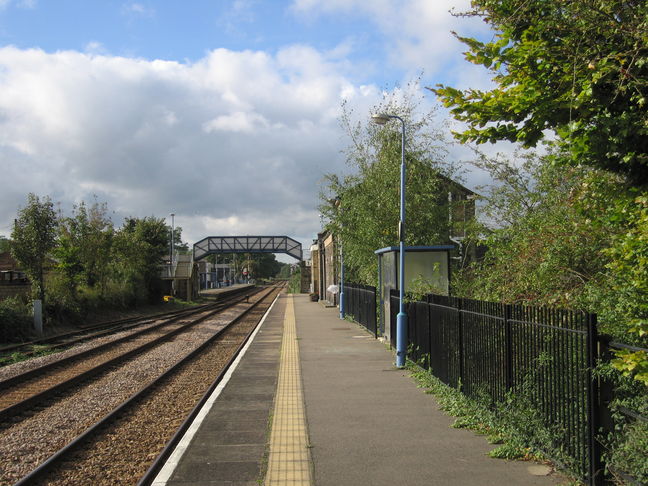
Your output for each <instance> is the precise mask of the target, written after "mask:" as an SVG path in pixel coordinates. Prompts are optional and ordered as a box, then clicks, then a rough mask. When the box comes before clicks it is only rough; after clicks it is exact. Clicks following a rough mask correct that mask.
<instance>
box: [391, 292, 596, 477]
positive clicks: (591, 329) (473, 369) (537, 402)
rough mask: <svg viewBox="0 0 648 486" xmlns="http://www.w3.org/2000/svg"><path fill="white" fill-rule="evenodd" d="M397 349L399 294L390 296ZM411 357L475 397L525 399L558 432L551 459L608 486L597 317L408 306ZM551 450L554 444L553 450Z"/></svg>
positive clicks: (487, 305)
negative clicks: (599, 436)
mask: <svg viewBox="0 0 648 486" xmlns="http://www.w3.org/2000/svg"><path fill="white" fill-rule="evenodd" d="M390 299H391V302H390V308H391V313H392V316H390V329H391V333H390V336H391V340H392V346H394V345H395V343H394V339H395V336H396V330H395V325H396V313H397V312H398V306H399V298H398V292H397V291H392V293H391V295H390ZM406 310H407V315H408V347H407V349H408V350H409V351H408V352H409V354H408V357H409V358H410V359H411V360H412V361H416V362H418V363H420V364H421V365H422V366H424V367H426V368H429V369H431V371H432V372H433V374H434V375H435V376H437V377H438V378H439V379H440V380H442V381H443V382H444V383H446V384H448V385H450V386H453V387H459V386H460V387H461V391H462V392H463V393H465V394H466V395H468V396H472V397H479V398H482V399H483V398H486V399H488V400H490V401H491V403H492V404H495V403H500V404H501V403H505V400H506V399H507V393H508V391H510V390H515V391H516V396H519V397H520V396H521V397H524V400H525V402H524V406H525V407H527V408H528V409H529V410H530V412H531V417H528V418H529V420H535V421H538V423H540V424H541V425H542V426H543V427H544V428H545V430H548V431H550V433H549V434H548V436H549V437H550V441H551V444H550V448H551V450H547V451H546V452H547V453H548V454H550V455H552V456H553V457H554V458H556V459H558V460H559V461H562V462H563V463H566V465H567V466H568V467H570V469H572V470H573V471H575V472H578V473H580V475H581V476H582V477H583V478H585V479H587V480H588V481H589V483H590V484H600V481H601V480H602V465H601V457H600V446H599V444H598V442H597V440H596V433H597V431H598V420H599V417H600V411H599V410H598V407H599V401H600V396H599V392H598V384H597V381H596V380H595V379H594V378H593V376H592V370H593V369H594V367H595V365H596V361H597V358H598V352H597V345H598V336H597V326H596V316H595V315H593V314H586V313H579V312H571V311H563V310H553V309H544V308H533V307H525V306H517V305H505V304H499V303H492V302H483V301H477V300H470V299H461V298H455V297H446V296H439V295H429V296H427V297H426V299H425V301H423V302H411V303H408V304H407V305H406ZM545 446H546V443H545Z"/></svg>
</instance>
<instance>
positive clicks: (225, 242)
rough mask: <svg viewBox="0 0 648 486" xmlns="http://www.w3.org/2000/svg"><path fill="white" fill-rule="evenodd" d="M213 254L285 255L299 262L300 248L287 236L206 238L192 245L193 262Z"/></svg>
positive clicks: (297, 243)
mask: <svg viewBox="0 0 648 486" xmlns="http://www.w3.org/2000/svg"><path fill="white" fill-rule="evenodd" d="M214 253H287V254H288V255H290V256H291V257H293V258H296V259H297V260H301V259H302V246H301V243H299V242H298V241H296V240H293V239H292V238H290V237H288V236H208V237H207V238H203V239H202V240H200V241H199V242H197V243H194V246H193V257H194V261H198V260H201V259H203V258H205V257H206V256H208V255H212V254H214Z"/></svg>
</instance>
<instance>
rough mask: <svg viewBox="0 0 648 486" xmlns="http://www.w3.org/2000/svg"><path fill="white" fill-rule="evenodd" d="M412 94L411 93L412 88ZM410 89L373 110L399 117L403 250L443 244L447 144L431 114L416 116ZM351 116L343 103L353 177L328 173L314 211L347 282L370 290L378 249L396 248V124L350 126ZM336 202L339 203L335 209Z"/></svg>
mask: <svg viewBox="0 0 648 486" xmlns="http://www.w3.org/2000/svg"><path fill="white" fill-rule="evenodd" d="M414 88H415V87H414ZM413 92H414V89H413V88H412V87H409V88H408V89H407V90H403V91H400V90H396V91H395V92H394V93H392V94H391V95H388V96H386V98H385V99H384V100H383V102H382V103H381V104H380V105H378V106H376V107H375V108H374V110H373V111H374V112H376V113H378V112H385V113H390V114H394V115H398V116H400V117H402V118H403V119H404V120H405V126H406V153H405V158H406V165H407V171H406V187H407V194H406V196H407V197H406V212H407V215H408V216H407V231H406V233H405V242H406V244H407V245H430V244H440V243H446V242H447V239H448V223H449V221H448V192H447V188H446V185H445V184H446V182H447V179H446V178H445V177H444V175H449V174H450V173H451V171H452V167H451V166H448V165H446V163H445V161H444V159H445V155H446V142H445V139H444V135H443V132H442V131H441V129H440V128H438V127H436V126H435V124H434V112H433V111H430V112H424V113H423V112H421V110H420V108H419V103H418V98H415V95H413V94H412V93H413ZM352 118H353V111H352V110H350V109H349V108H348V106H347V105H343V115H342V118H341V124H342V127H343V129H344V130H345V132H346V133H347V135H348V136H349V138H350V140H351V145H350V146H349V147H348V148H347V150H346V156H347V163H348V165H349V166H351V167H352V169H353V170H354V172H353V173H352V174H350V175H347V176H344V177H341V176H338V175H337V174H328V175H327V176H326V177H325V187H324V190H323V191H322V193H321V195H320V198H321V200H322V204H321V206H320V212H321V213H322V214H323V215H324V216H325V217H326V218H327V219H328V220H329V224H328V228H329V229H330V230H331V231H333V232H334V233H335V234H336V235H339V237H340V238H341V241H342V245H343V248H344V259H345V268H346V269H347V272H348V278H349V279H352V280H355V281H358V282H363V283H368V284H375V279H376V275H377V271H376V265H377V262H376V256H375V254H374V251H375V250H376V249H378V248H383V247H386V246H392V245H394V244H396V243H397V242H398V221H399V206H400V196H399V191H400V182H399V181H400V162H401V126H400V124H396V123H389V124H387V125H385V126H384V127H378V126H376V125H375V124H373V123H371V122H370V121H369V113H367V114H365V115H364V116H363V117H362V118H363V119H364V120H365V121H363V122H357V123H354V122H353V121H352ZM334 199H339V201H340V203H339V205H338V204H336V203H334Z"/></svg>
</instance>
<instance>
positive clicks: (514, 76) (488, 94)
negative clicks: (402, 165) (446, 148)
mask: <svg viewBox="0 0 648 486" xmlns="http://www.w3.org/2000/svg"><path fill="white" fill-rule="evenodd" d="M472 6H473V10H472V11H471V12H469V13H467V14H465V15H475V16H480V17H482V18H483V20H484V21H485V22H486V23H488V24H489V25H490V26H491V27H492V28H493V29H494V30H495V31H496V32H497V34H496V36H495V38H494V39H493V40H492V41H489V42H481V41H478V40H476V39H474V38H468V37H460V36H458V38H459V39H460V40H461V41H462V42H464V43H465V44H466V45H467V46H468V52H467V53H466V59H467V60H468V61H470V62H472V63H474V64H477V65H481V66H484V67H485V68H487V69H488V70H489V71H490V72H491V73H492V76H493V80H494V81H495V84H496V87H495V88H493V89H491V90H488V91H484V90H478V89H467V90H458V89H455V88H452V87H447V86H442V85H439V86H438V88H437V89H434V90H433V91H435V92H436V94H437V95H438V96H439V97H440V98H441V100H442V101H443V103H444V104H445V105H446V106H447V107H449V108H450V109H451V112H452V114H453V115H454V117H455V118H457V119H458V120H461V121H464V122H466V123H467V124H468V128H467V129H466V130H464V131H463V132H461V133H458V134H456V135H457V136H458V138H459V140H461V141H475V142H477V143H484V142H495V141H499V140H508V141H512V142H520V143H522V144H523V145H524V146H526V147H531V146H535V145H536V144H537V143H538V141H540V140H541V139H542V138H543V137H544V135H545V133H546V132H547V131H548V130H553V131H554V132H555V133H556V134H557V135H558V136H559V142H560V143H561V144H564V145H565V146H566V147H567V150H568V153H569V155H570V157H569V160H570V161H571V162H572V163H574V164H582V163H585V164H589V165H592V166H595V167H600V168H604V169H607V170H610V171H613V172H616V173H621V174H623V175H625V176H627V177H629V179H630V180H632V181H633V182H634V183H635V184H639V185H643V184H646V183H648V109H647V108H648V105H647V103H646V101H647V97H648V3H646V2H645V1H644V0H579V1H562V0H473V1H472Z"/></svg>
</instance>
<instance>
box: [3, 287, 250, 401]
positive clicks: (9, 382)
mask: <svg viewBox="0 0 648 486" xmlns="http://www.w3.org/2000/svg"><path fill="white" fill-rule="evenodd" d="M248 290H249V289H248ZM239 295H240V294H236V295H235V296H231V297H232V299H228V300H224V301H220V302H215V303H213V304H209V305H208V306H206V308H205V307H203V308H200V309H192V310H190V311H188V312H187V313H185V314H182V315H176V316H173V317H171V318H170V319H168V320H164V321H162V322H160V323H159V324H155V325H154V326H151V327H147V328H146V329H141V330H139V331H136V332H134V333H132V334H129V335H127V336H122V337H120V338H118V339H115V340H112V341H109V342H106V343H103V344H100V345H99V346H96V347H93V348H91V349H87V350H85V351H82V352H80V353H76V354H73V355H71V356H67V357H65V358H62V359H59V360H56V361H53V362H51V363H48V364H44V365H42V366H39V367H37V368H33V369H31V370H28V371H25V372H24V373H21V374H19V375H16V376H12V377H10V378H7V379H6V380H2V381H0V390H4V389H6V388H9V387H12V386H15V385H16V384H17V383H20V382H23V381H27V380H29V379H31V378H32V377H34V376H36V375H39V374H42V373H46V372H48V370H50V369H53V368H54V367H57V366H63V365H68V364H70V363H71V362H74V361H77V360H78V359H80V358H87V357H88V356H90V355H92V354H95V353H99V352H101V351H105V350H106V349H108V348H110V347H112V346H114V345H116V344H120V343H123V342H125V341H128V340H131V339H133V338H136V337H139V336H141V335H143V334H147V333H150V332H154V331H156V330H157V329H159V328H160V327H163V326H166V325H169V324H173V323H174V322H176V321H178V320H180V319H182V318H184V317H191V316H192V315H194V314H198V313H200V312H205V311H208V310H209V308H210V307H212V308H215V309H216V311H218V310H220V309H223V308H226V307H227V306H228V305H229V304H230V302H231V301H233V300H235V298H236V297H239ZM241 299H242V298H241ZM236 302H237V303H238V302H240V300H237V301H236Z"/></svg>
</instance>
